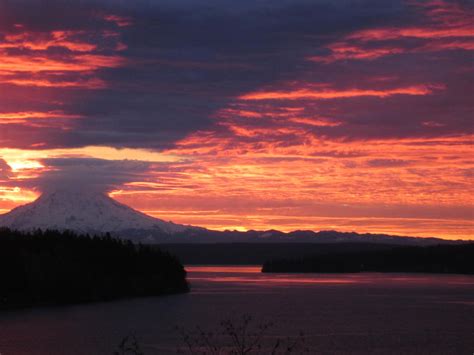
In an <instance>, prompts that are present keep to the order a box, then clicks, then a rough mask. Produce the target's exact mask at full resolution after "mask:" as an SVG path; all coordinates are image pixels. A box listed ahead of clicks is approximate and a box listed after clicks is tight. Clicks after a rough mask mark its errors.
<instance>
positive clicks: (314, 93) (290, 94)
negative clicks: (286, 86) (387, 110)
mask: <svg viewBox="0 0 474 355" xmlns="http://www.w3.org/2000/svg"><path fill="white" fill-rule="evenodd" d="M442 88H443V86H442V85H413V86H407V87H400V88H393V89H386V90H374V89H356V88H354V89H342V90H335V89H323V90H312V89H307V88H303V89H296V90H292V91H287V92H284V91H262V92H254V93H249V94H245V95H242V96H240V97H239V99H241V100H300V99H313V100H328V99H340V98H353V97H363V96H373V97H379V98H386V97H389V96H393V95H428V94H431V93H432V92H433V91H434V90H440V89H442Z"/></svg>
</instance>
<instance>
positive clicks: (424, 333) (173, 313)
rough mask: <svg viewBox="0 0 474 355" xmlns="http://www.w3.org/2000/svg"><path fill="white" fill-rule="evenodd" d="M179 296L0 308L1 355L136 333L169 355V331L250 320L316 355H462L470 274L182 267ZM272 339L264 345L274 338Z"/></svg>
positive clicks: (59, 351)
mask: <svg viewBox="0 0 474 355" xmlns="http://www.w3.org/2000/svg"><path fill="white" fill-rule="evenodd" d="M186 269H187V271H188V278H189V281H190V282H191V287H192V290H191V292H190V293H188V294H183V295H175V296H167V297H156V298H154V297H151V298H137V299H131V300H122V301H116V302H110V303H94V304H86V305H76V306H64V307H53V308H37V309H32V310H17V311H9V312H5V311H4V312H1V311H0V353H1V354H2V355H63V354H68V355H96V354H97V355H99V354H100V355H102V354H111V353H112V351H113V350H114V349H115V348H116V346H117V344H118V342H119V341H120V339H121V338H122V337H123V336H124V335H127V334H130V333H133V334H136V335H137V338H138V339H139V341H140V343H141V344H142V348H143V350H144V352H145V354H146V355H155V354H157V355H162V354H175V353H176V346H177V345H178V344H179V337H178V335H177V334H176V333H175V332H174V330H173V329H174V326H176V325H178V326H181V327H185V328H187V329H192V328H193V327H195V326H197V325H198V326H200V327H201V328H203V329H205V330H215V329H216V326H217V325H218V324H219V322H220V321H221V320H222V319H224V318H229V317H238V316H240V315H242V314H244V313H245V314H251V315H252V316H254V318H255V319H257V320H259V321H271V322H274V323H275V328H272V330H271V333H270V334H269V335H268V336H269V338H272V337H273V338H274V337H283V338H284V337H287V336H296V335H297V334H298V333H299V332H300V331H304V333H305V334H306V342H307V344H308V345H310V346H311V349H312V350H313V353H315V354H318V353H321V354H360V355H362V354H363V355H366V354H369V353H373V354H417V355H418V354H470V353H472V351H473V350H474V334H473V329H474V307H473V305H474V277H473V276H462V275H426V274H380V273H361V274H263V273H261V272H260V267H257V266H244V267H241V266H189V267H187V268H186ZM273 338H272V339H273Z"/></svg>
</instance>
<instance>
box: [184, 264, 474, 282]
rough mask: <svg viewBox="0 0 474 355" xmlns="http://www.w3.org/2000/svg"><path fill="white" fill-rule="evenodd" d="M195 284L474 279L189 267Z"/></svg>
mask: <svg viewBox="0 0 474 355" xmlns="http://www.w3.org/2000/svg"><path fill="white" fill-rule="evenodd" d="M186 271H187V272H188V280H189V281H190V282H191V283H196V282H205V283H229V284H232V285H236V284H240V285H245V284H252V285H253V286H255V287H259V286H260V287H272V286H288V285H293V286H294V285H302V286H304V285H311V284H333V285H337V284H341V285H347V284H359V285H363V284H379V283H383V284H385V285H390V284H403V285H410V284H412V285H418V286H420V285H430V284H434V285H438V284H440V283H441V282H442V283H444V284H445V285H471V286H473V285H474V278H473V277H470V276H464V275H437V274H416V273H413V274H389V273H348V274H341V273H334V274H327V273H325V274H317V273H314V274H311V273H309V274H308V273H306V274H298V273H291V274H288V273H286V274H285V273H262V272H261V267H260V266H188V267H186Z"/></svg>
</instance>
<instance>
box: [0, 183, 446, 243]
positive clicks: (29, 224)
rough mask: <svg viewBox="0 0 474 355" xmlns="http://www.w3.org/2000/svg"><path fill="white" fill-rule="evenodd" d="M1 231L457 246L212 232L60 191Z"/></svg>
mask: <svg viewBox="0 0 474 355" xmlns="http://www.w3.org/2000/svg"><path fill="white" fill-rule="evenodd" d="M0 227H8V228H10V229H15V230H23V231H28V230H34V229H43V230H44V229H56V230H72V231H75V232H79V233H89V234H103V233H107V232H109V233H111V234H112V235H113V236H115V237H119V238H123V239H129V240H132V241H134V242H142V243H172V244H175V243H192V244H196V243H323V244H324V243H326V244H327V243H375V244H394V245H432V244H441V243H452V242H453V241H446V240H442V239H436V238H413V237H398V236H390V235H383V234H357V233H342V232H337V231H320V232H314V231H294V232H290V233H283V232H280V231H277V230H269V231H248V232H238V231H213V230H208V229H205V228H200V227H193V226H185V225H181V224H175V223H173V222H166V221H163V220H161V219H158V218H154V217H151V216H148V215H146V214H144V213H141V212H138V211H136V210H134V209H132V208H130V207H128V206H126V205H123V204H121V203H119V202H117V201H115V200H114V199H112V198H110V197H108V196H107V195H106V194H104V193H97V192H95V191H74V190H73V191H71V190H57V191H54V192H47V193H44V194H43V195H41V197H40V198H38V199H37V200H36V201H34V202H32V203H30V204H27V205H24V206H20V207H17V208H15V209H14V210H12V211H11V212H9V213H6V214H4V215H0Z"/></svg>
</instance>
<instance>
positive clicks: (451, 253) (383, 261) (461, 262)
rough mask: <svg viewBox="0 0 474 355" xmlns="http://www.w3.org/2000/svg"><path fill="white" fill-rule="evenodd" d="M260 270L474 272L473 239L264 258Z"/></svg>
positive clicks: (287, 271) (278, 271) (281, 271)
mask: <svg viewBox="0 0 474 355" xmlns="http://www.w3.org/2000/svg"><path fill="white" fill-rule="evenodd" d="M262 271H263V272H274V273H293V272H295V273H302V272H303V273H304V272H307V273H348V272H349V273H352V272H419V273H441V274H447V273H449V274H471V275H472V274H474V243H465V244H460V245H435V246H426V247H421V246H410V247H400V246H399V247H393V248H390V249H385V250H382V249H380V250H369V249H367V250H352V251H350V250H345V251H342V250H338V251H336V252H328V253H319V254H317V255H312V256H303V257H296V258H295V257H292V256H290V255H287V256H286V257H284V258H280V259H273V260H268V261H267V262H265V263H264V264H263V268H262Z"/></svg>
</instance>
